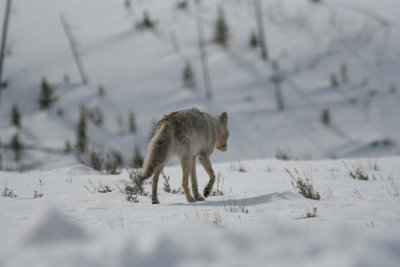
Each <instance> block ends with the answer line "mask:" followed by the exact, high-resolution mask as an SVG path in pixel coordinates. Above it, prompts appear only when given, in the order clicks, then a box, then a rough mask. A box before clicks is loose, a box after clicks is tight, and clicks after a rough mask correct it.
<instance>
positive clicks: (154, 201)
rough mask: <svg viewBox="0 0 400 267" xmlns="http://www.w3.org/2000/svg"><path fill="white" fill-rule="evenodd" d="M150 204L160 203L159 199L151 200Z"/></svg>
mask: <svg viewBox="0 0 400 267" xmlns="http://www.w3.org/2000/svg"><path fill="white" fill-rule="evenodd" d="M151 204H160V201H158V199H157V200H152V201H151Z"/></svg>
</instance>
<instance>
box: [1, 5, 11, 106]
mask: <svg viewBox="0 0 400 267" xmlns="http://www.w3.org/2000/svg"><path fill="white" fill-rule="evenodd" d="M10 11H11V0H7V4H6V10H5V13H4V22H3V33H2V37H1V50H0V104H1V90H3V87H5V86H6V82H5V81H3V66H4V58H5V51H6V44H7V31H8V22H9V20H10Z"/></svg>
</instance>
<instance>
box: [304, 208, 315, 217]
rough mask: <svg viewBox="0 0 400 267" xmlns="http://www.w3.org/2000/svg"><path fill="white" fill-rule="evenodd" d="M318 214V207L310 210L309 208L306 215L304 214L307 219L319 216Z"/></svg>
mask: <svg viewBox="0 0 400 267" xmlns="http://www.w3.org/2000/svg"><path fill="white" fill-rule="evenodd" d="M317 216H318V214H317V207H314V208H313V209H312V211H310V210H307V211H306V214H305V216H304V218H305V219H306V218H314V217H317Z"/></svg>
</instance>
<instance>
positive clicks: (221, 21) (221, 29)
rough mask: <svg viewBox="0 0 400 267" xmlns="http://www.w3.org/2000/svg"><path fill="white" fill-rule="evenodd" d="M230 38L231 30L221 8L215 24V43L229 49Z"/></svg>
mask: <svg viewBox="0 0 400 267" xmlns="http://www.w3.org/2000/svg"><path fill="white" fill-rule="evenodd" d="M229 37H230V36H229V28H228V24H227V23H226V21H225V15H224V10H223V9H222V8H221V7H220V8H219V9H218V16H217V20H216V22H215V33H214V42H215V43H216V44H218V45H220V46H222V47H223V48H227V47H228V42H229Z"/></svg>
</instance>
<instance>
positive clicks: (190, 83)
mask: <svg viewBox="0 0 400 267" xmlns="http://www.w3.org/2000/svg"><path fill="white" fill-rule="evenodd" d="M182 80H183V88H187V89H192V90H193V89H194V87H195V86H196V81H195V77H194V73H193V71H192V66H191V65H190V63H189V62H186V64H185V67H184V69H183V72H182Z"/></svg>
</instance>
